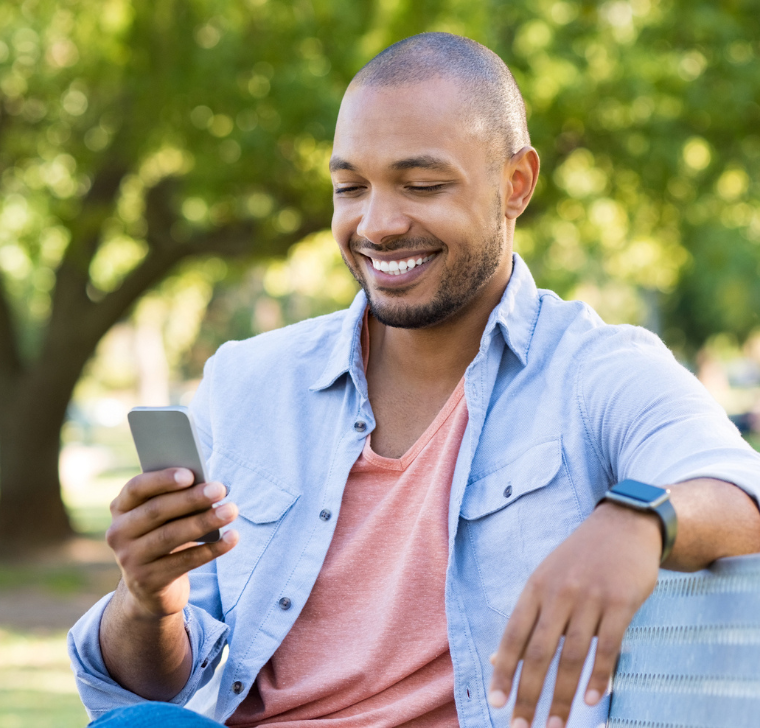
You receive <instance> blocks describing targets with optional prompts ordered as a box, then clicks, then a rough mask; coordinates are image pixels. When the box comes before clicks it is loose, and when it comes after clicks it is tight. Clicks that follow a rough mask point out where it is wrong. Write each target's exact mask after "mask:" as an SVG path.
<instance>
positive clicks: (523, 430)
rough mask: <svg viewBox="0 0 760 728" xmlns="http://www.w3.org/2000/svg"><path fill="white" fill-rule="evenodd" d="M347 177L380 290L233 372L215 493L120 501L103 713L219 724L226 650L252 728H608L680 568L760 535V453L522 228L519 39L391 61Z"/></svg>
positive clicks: (226, 369) (366, 289) (230, 706)
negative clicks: (220, 533) (638, 636)
mask: <svg viewBox="0 0 760 728" xmlns="http://www.w3.org/2000/svg"><path fill="white" fill-rule="evenodd" d="M330 168H331V173H332V179H333V185H334V203H335V214H334V218H333V234H334V236H335V239H336V240H337V242H338V245H339V246H340V249H341V252H342V254H343V257H344V259H345V262H346V264H347V265H348V267H349V269H350V270H351V272H352V273H353V275H354V276H355V277H356V279H357V281H359V283H360V284H361V286H362V289H363V291H362V292H361V293H360V294H359V295H358V296H357V298H356V300H355V301H354V303H353V305H352V306H351V308H350V309H349V310H347V311H343V312H340V313H338V314H334V315H332V316H327V317H323V318H320V319H316V320H313V321H307V322H303V323H301V324H298V325H296V326H293V327H289V328H286V329H283V330H280V331H276V332H272V333H270V334H266V335H262V336H259V337H256V338H255V339H252V340H249V341H246V342H234V343H230V344H227V345H225V346H224V347H222V348H221V349H220V351H219V352H218V353H217V354H216V356H215V357H213V358H212V359H211V360H210V362H209V363H208V365H207V368H206V373H205V377H204V380H203V383H202V385H201V387H200V390H199V392H198V395H197V397H196V400H195V402H194V405H193V409H194V414H195V418H196V422H197V424H198V426H199V429H200V433H201V438H202V440H203V441H204V448H205V449H206V455H207V457H208V462H209V468H210V471H211V473H212V477H213V478H214V479H215V480H216V481H219V482H217V483H212V484H210V485H208V486H193V487H190V480H191V479H190V475H189V473H187V472H186V471H181V470H177V469H170V470H167V471H163V472H160V473H153V474H146V475H141V476H138V477H136V478H134V479H133V480H132V481H130V482H129V483H128V484H127V485H126V486H125V488H124V490H123V491H122V493H121V494H120V495H119V497H118V498H117V499H116V500H115V501H114V503H113V505H112V512H113V525H112V526H111V528H110V530H109V534H108V541H109V544H110V545H111V547H112V548H113V549H114V551H115V553H116V557H117V559H118V561H119V564H120V566H121V569H122V574H123V578H122V581H121V583H120V584H119V587H118V589H117V590H116V592H115V593H114V594H113V595H109V596H108V597H106V598H105V599H104V600H102V601H101V602H100V603H99V604H98V605H96V606H95V607H93V609H92V610H91V611H90V613H88V614H87V615H85V617H83V618H82V620H81V621H80V622H79V623H78V624H77V626H76V627H75V628H74V630H72V634H71V638H70V649H71V655H72V660H73V664H74V668H75V671H76V673H77V678H78V680H79V686H80V690H81V693H82V697H83V700H84V702H85V705H86V706H87V708H88V710H89V711H90V713H91V715H93V716H94V717H96V718H98V717H100V716H104V717H103V718H101V720H100V721H98V722H96V724H95V725H97V726H113V727H115V726H121V725H146V726H147V725H158V723H159V722H162V721H163V722H165V723H169V724H170V725H177V726H196V725H198V726H201V725H203V726H210V725H214V723H211V722H210V721H208V720H207V719H206V718H201V717H198V716H196V715H195V714H193V713H191V712H190V711H184V710H181V709H180V708H179V707H177V706H182V705H185V704H187V702H188V701H189V700H190V699H191V697H192V696H193V695H194V694H195V693H196V692H197V691H198V690H199V689H200V688H202V687H203V686H204V685H205V684H207V683H208V682H209V681H210V680H211V679H212V676H214V673H215V670H217V668H218V671H217V672H216V675H215V676H214V679H215V683H213V691H214V693H215V696H218V699H217V700H216V703H215V708H214V712H213V715H214V718H215V720H216V721H221V722H225V723H226V724H227V725H230V726H256V725H262V724H270V723H278V724H281V725H285V726H288V727H296V726H305V725H306V724H307V723H309V722H310V721H318V722H319V724H320V725H324V726H348V727H353V726H400V725H404V726H415V727H421V726H435V727H439V726H445V727H447V728H448V727H450V726H457V725H461V726H473V727H474V726H486V725H504V724H506V723H507V722H508V721H510V720H511V725H512V726H513V728H527V726H528V725H530V724H531V722H533V724H534V725H548V726H549V728H561V726H564V725H573V726H598V725H600V724H602V723H604V721H605V720H606V715H607V710H608V692H609V691H608V685H609V681H610V677H611V675H612V673H613V670H614V665H615V659H616V656H617V653H618V650H619V648H620V644H621V640H622V637H623V633H624V631H625V629H626V627H627V625H628V623H629V622H630V620H631V618H632V616H633V614H634V613H635V611H636V610H637V609H638V607H639V606H640V605H641V604H642V602H643V601H644V600H645V599H646V598H647V596H648V595H649V594H650V593H651V591H652V589H653V587H654V585H655V582H656V580H657V575H658V567H659V565H660V561H661V558H663V557H666V560H665V561H664V565H665V566H666V567H667V568H672V569H683V570H693V569H699V568H701V567H703V566H706V565H707V564H709V563H710V562H711V561H713V560H715V559H717V558H720V557H724V556H729V555H735V554H743V553H749V552H754V551H758V550H760V512H758V508H757V498H758V493H760V487H758V484H759V483H760V457H759V456H758V455H757V454H756V453H754V452H753V451H752V450H751V449H750V448H749V447H748V446H747V445H746V444H744V443H743V441H742V440H741V439H740V437H739V436H738V433H737V432H736V430H735V428H733V426H732V425H730V423H729V422H728V420H727V418H726V417H725V415H724V414H723V413H722V412H721V411H720V410H719V408H718V407H717V405H716V404H715V403H714V402H713V401H712V400H711V399H710V397H709V396H708V395H707V394H706V392H705V391H704V390H703V389H702V388H701V386H700V385H699V384H698V382H697V381H696V380H695V379H694V378H693V377H692V376H691V375H690V374H689V373H688V372H686V371H685V370H683V369H682V368H681V367H680V366H679V365H677V364H676V362H675V361H674V359H673V357H672V356H671V355H670V353H669V352H668V351H667V349H665V347H664V346H663V345H662V344H661V343H660V342H659V340H658V339H656V337H654V336H652V335H651V334H649V333H647V332H645V331H643V330H641V329H637V328H635V327H612V326H605V325H604V324H603V323H602V322H601V321H600V320H599V318H598V317H597V316H596V315H595V314H594V313H593V312H592V311H591V310H590V309H589V308H588V307H587V306H585V305H583V304H581V303H577V302H569V303H566V302H563V301H561V300H560V299H559V298H558V297H557V296H555V295H554V294H552V293H551V292H547V291H538V290H536V288H535V285H534V283H533V281H532V278H531V276H530V273H529V272H528V270H527V268H526V266H525V264H524V263H523V262H522V261H521V259H520V258H519V257H518V256H516V255H513V252H512V243H513V236H514V229H515V221H516V219H517V217H519V215H520V214H521V213H522V212H523V211H524V210H525V208H526V206H527V205H528V203H529V201H530V198H531V195H532V194H533V190H534V188H535V185H536V180H537V178H538V171H539V160H538V155H537V153H536V151H535V150H534V149H533V148H532V147H531V146H530V142H529V137H528V130H527V126H526V122H525V110H524V105H523V102H522V99H521V97H520V95H519V91H518V90H517V87H516V85H515V83H514V80H513V78H512V76H511V74H510V73H509V71H508V70H507V68H506V66H504V64H503V63H502V62H501V60H500V59H499V58H498V57H497V56H496V55H495V54H493V53H491V52H490V51H489V50H487V49H485V48H484V47H482V46H480V45H479V44H477V43H474V42H473V41H470V40H468V39H465V38H460V37H457V36H453V35H449V34H444V33H430V34H423V35H421V36H416V37H413V38H408V39H406V40H404V41H401V42H400V43H397V44H396V45H394V46H392V47H390V48H389V49H387V50H386V51H384V52H383V53H381V54H380V55H379V56H378V57H376V58H375V59H374V60H373V61H371V62H370V63H369V64H368V65H367V66H366V67H365V68H363V69H362V70H361V71H360V72H359V74H357V76H356V78H355V79H354V80H353V82H352V83H351V85H350V87H349V89H348V91H347V93H346V96H345V98H344V100H343V103H342V106H341V110H340V114H339V117H338V123H337V128H336V133H335V144H334V150H333V157H332V159H331V162H330ZM630 479H633V480H635V481H639V482H643V483H644V484H645V486H636V485H633V486H632V485H631V484H630ZM619 481H626V482H627V483H628V485H625V484H624V485H622V486H620V487H617V488H616V491H620V492H621V493H622V495H620V493H618V495H617V496H616V495H615V494H614V492H613V494H612V495H611V496H610V498H613V497H615V498H617V499H618V501H621V500H622V504H621V503H619V502H616V501H613V500H610V499H605V500H603V501H602V502H601V504H599V505H598V507H596V506H597V504H598V503H599V501H600V500H602V498H603V496H605V493H607V491H608V490H609V489H610V488H611V487H613V486H616V484H617V483H619ZM224 486H227V487H228V488H229V489H230V494H229V503H228V504H227V505H225V506H222V507H219V508H217V509H213V510H209V509H208V507H209V506H210V505H211V504H212V503H218V502H219V501H220V500H222V499H223V498H224V496H225V487H224ZM646 486H650V490H649V491H646ZM653 486H654V487H653ZM666 486H667V487H668V488H669V489H670V493H669V499H668V494H667V493H666V492H665V491H664V490H660V488H665V487H666ZM737 486H738V487H737ZM626 488H628V491H626ZM631 488H633V490H631ZM637 488H639V490H636V489H637ZM641 488H644V490H641ZM626 492H628V495H626V494H625V493H626ZM648 492H649V493H654V494H655V495H656V497H652V498H649V497H648V496H646V493H648ZM630 493H634V496H631V495H630ZM637 493H639V494H640V493H644V495H641V496H640V497H639V496H637V495H636V494H637ZM637 498H638V500H637ZM753 501H754V502H753ZM634 502H635V503H634ZM632 503H633V504H634V505H635V504H636V503H638V506H637V507H638V508H639V509H638V510H636V509H633V508H630V507H629V506H630V505H631V504H632ZM669 503H670V504H672V508H674V509H675V516H674V515H673V511H672V508H671V506H670V505H668V504H669ZM199 509H207V510H204V511H203V512H202V513H200V514H198V513H197V512H198V510H199ZM642 509H643V510H642ZM238 514H239V516H240V517H239V518H237V521H236V523H235V530H228V531H227V532H226V533H225V536H224V538H223V539H222V540H221V541H220V542H219V543H217V544H208V545H194V546H191V547H188V548H184V549H182V550H177V549H179V548H180V547H182V546H186V545H187V544H188V543H190V542H193V541H194V540H195V539H197V538H199V537H200V536H201V535H202V534H204V533H205V532H207V531H209V530H211V529H212V528H217V527H219V526H227V525H229V524H230V523H231V522H232V521H233V520H235V518H236V516H237V515H238ZM676 518H677V524H678V531H677V533H678V535H677V540H675V542H674V536H675V519H676ZM236 545H237V547H236V548H235V546H236ZM233 549H234V550H233ZM671 549H672V550H671ZM668 552H670V553H669V555H668ZM225 644H227V645H229V657H228V659H227V661H226V663H224V665H223V666H221V665H220V660H221V654H222V648H223V647H224V645H225ZM492 653H495V654H494V655H493V656H491V655H492ZM521 661H522V665H521V668H520V669H518V666H519V665H520V662H521ZM492 666H493V667H492ZM146 698H147V699H148V700H150V701H168V702H170V703H173V704H174V705H173V706H167V705H163V704H155V703H154V704H151V703H145V702H144V699H146ZM140 703H142V705H140ZM134 705H137V707H129V706H134ZM505 706H506V709H504V708H505ZM114 708H118V709H119V710H116V711H115V712H111V713H108V711H109V710H111V709H114ZM141 721H142V722H141Z"/></svg>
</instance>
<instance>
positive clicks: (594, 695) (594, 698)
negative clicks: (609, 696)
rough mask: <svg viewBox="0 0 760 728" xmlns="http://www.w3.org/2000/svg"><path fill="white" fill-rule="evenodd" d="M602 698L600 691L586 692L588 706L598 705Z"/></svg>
mask: <svg viewBox="0 0 760 728" xmlns="http://www.w3.org/2000/svg"><path fill="white" fill-rule="evenodd" d="M601 697H602V696H601V695H600V694H599V691H598V690H587V691H586V698H585V700H586V705H596V704H597V703H598V702H599V700H600V698H601Z"/></svg>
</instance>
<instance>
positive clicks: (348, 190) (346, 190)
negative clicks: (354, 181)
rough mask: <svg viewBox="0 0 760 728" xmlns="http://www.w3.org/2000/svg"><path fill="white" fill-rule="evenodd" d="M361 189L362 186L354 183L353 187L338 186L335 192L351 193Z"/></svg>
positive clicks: (340, 193)
mask: <svg viewBox="0 0 760 728" xmlns="http://www.w3.org/2000/svg"><path fill="white" fill-rule="evenodd" d="M361 189H363V188H362V187H361V186H359V185H354V186H353V187H336V188H335V190H334V192H335V194H336V195H349V194H351V193H352V192H358V191H359V190H361Z"/></svg>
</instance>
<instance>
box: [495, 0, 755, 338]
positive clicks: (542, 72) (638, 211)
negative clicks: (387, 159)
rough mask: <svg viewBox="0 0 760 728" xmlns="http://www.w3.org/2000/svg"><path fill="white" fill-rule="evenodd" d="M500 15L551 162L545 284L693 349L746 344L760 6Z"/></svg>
mask: <svg viewBox="0 0 760 728" xmlns="http://www.w3.org/2000/svg"><path fill="white" fill-rule="evenodd" d="M494 18H495V22H494V26H493V29H492V31H491V34H490V35H489V40H491V41H492V44H491V47H494V48H495V49H496V50H497V51H498V52H499V53H500V54H501V55H502V57H503V58H505V59H507V61H508V63H509V64H510V66H511V67H512V69H513V70H514V72H515V76H516V77H517V79H518V82H519V83H520V84H521V88H522V90H523V93H524V95H525V97H526V99H527V100H528V103H529V106H530V110H531V116H530V122H529V123H530V128H531V133H532V139H533V142H534V144H535V146H536V147H537V148H538V150H539V153H540V155H541V158H542V163H543V169H544V175H543V183H542V184H541V186H540V187H539V190H538V193H537V195H536V197H535V199H534V201H533V202H532V204H531V207H530V208H529V211H528V216H527V217H526V219H525V220H524V221H523V222H524V223H525V222H527V223H528V224H527V226H525V227H524V228H523V232H522V233H521V234H520V236H519V244H520V246H521V247H522V250H523V251H524V253H525V255H526V257H527V258H528V259H529V261H530V262H531V264H532V267H533V269H534V271H535V272H536V273H537V275H538V278H539V279H540V280H541V282H542V283H544V284H545V285H548V286H549V287H552V288H555V289H556V290H558V291H560V292H562V293H564V294H569V295H573V294H574V293H575V294H578V293H580V294H582V295H585V297H588V298H591V299H596V301H597V302H598V303H599V305H600V308H602V309H605V308H606V309H608V311H609V312H610V313H611V314H612V315H613V317H614V316H615V315H616V314H615V311H614V310H610V308H611V306H612V308H614V306H615V305H616V302H617V305H618V306H619V308H620V311H619V312H618V313H617V317H619V318H628V319H633V320H634V321H635V320H644V321H648V322H649V323H650V324H654V325H656V324H657V316H656V314H658V313H660V315H661V317H662V326H663V329H664V334H665V336H666V338H667V339H669V341H670V343H672V344H675V345H677V346H686V347H687V349H688V348H691V349H693V348H694V347H698V346H700V345H701V344H702V343H703V342H704V341H705V340H706V339H707V338H708V337H709V336H710V335H712V334H715V333H717V332H720V331H728V332H731V333H733V334H735V335H736V336H737V337H739V338H740V339H743V338H744V337H745V336H746V335H747V334H748V333H749V332H750V331H751V330H752V329H753V328H755V327H757V326H758V325H760V317H759V316H758V314H759V312H760V202H759V200H758V198H759V197H760V195H759V193H760V181H759V180H760V105H759V103H758V102H759V101H760V72H759V71H760V67H759V65H758V51H760V45H758V38H760V6H758V3H757V2H756V1H754V0H746V1H742V0H737V1H735V2H727V3H718V4H716V3H709V2H684V1H683V0H680V1H677V2H667V3H666V2H661V1H660V0H630V2H626V1H624V0H612V1H611V2H605V3H596V2H564V1H558V2H554V1H553V0H539V1H538V2H531V3H509V4H504V5H502V6H501V9H500V10H499V11H498V12H495V13H494ZM626 290H628V291H629V293H630V292H636V291H639V292H641V291H644V292H645V293H648V295H645V296H631V295H628V296H626V295H624V293H625V291H626ZM610 304H611V306H610ZM647 306H648V307H649V308H650V311H646V310H642V308H645V307H647ZM637 308H638V311H637V310H636V309H637ZM652 308H654V309H655V310H654V311H652V310H651V309H652ZM659 308H661V309H662V310H661V312H658V311H657V309H659ZM653 314H655V315H654V316H653Z"/></svg>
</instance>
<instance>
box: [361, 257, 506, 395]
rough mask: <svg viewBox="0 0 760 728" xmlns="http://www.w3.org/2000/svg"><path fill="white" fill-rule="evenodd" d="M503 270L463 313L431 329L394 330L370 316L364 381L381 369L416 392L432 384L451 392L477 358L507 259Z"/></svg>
mask: <svg viewBox="0 0 760 728" xmlns="http://www.w3.org/2000/svg"><path fill="white" fill-rule="evenodd" d="M504 268H505V270H500V271H498V272H497V274H496V275H494V276H493V278H492V279H491V280H490V281H489V282H488V283H487V284H486V286H485V287H484V288H483V289H482V290H481V291H480V292H479V293H478V295H477V296H476V298H475V299H474V300H473V301H472V302H470V303H469V304H468V305H467V306H465V307H464V309H462V310H461V311H459V312H458V313H457V314H456V315H454V316H452V317H450V318H449V319H446V320H445V321H443V322H442V323H440V324H436V325H435V326H431V327H428V328H422V329H400V328H394V327H391V326H385V325H384V324H382V323H380V322H379V321H378V320H377V319H375V318H374V317H373V316H370V318H369V334H370V349H369V351H370V357H369V365H368V375H369V376H371V374H372V373H373V372H377V371H378V369H383V370H384V371H386V372H393V373H394V374H395V376H394V378H396V377H400V378H403V380H404V381H405V382H406V383H408V384H410V385H413V386H418V387H419V389H420V391H424V390H425V389H428V388H430V386H431V384H432V383H436V384H437V386H440V387H444V388H448V389H453V387H455V386H456V384H457V382H459V380H460V379H461V378H462V377H463V376H464V373H465V371H466V369H467V367H468V366H469V364H470V362H471V361H472V360H473V359H474V358H475V356H476V354H477V353H478V348H479V347H480V340H481V338H482V336H483V331H484V330H485V327H486V324H487V323H488V318H489V316H490V315H491V311H493V309H494V308H495V307H496V306H497V305H498V303H499V301H500V300H501V297H502V295H503V294H504V289H505V288H506V286H507V283H508V282H509V279H510V276H511V274H512V260H511V256H510V257H509V260H508V261H507V263H506V265H505V266H504Z"/></svg>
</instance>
